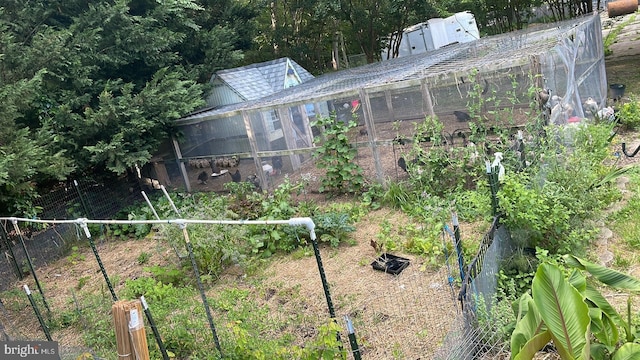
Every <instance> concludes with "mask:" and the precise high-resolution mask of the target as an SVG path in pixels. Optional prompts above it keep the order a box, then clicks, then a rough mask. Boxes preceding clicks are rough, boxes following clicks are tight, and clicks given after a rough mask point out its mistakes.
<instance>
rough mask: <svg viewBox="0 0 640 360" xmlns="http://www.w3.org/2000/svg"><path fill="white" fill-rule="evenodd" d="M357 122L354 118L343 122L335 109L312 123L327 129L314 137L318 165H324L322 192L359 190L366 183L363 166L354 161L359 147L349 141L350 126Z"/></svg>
mask: <svg viewBox="0 0 640 360" xmlns="http://www.w3.org/2000/svg"><path fill="white" fill-rule="evenodd" d="M357 125H358V123H357V122H356V121H353V120H349V121H348V122H343V121H341V120H339V119H338V118H337V117H336V115H335V113H334V114H331V115H330V116H329V117H327V118H319V119H317V120H316V121H314V123H313V124H312V126H318V127H320V128H322V129H324V131H323V132H322V137H317V138H315V139H314V142H315V145H316V146H317V150H316V152H315V153H314V156H315V158H316V166H317V167H318V168H319V169H325V170H326V173H325V175H324V176H323V177H322V183H321V185H320V188H319V191H320V192H328V193H338V194H343V193H355V194H359V193H360V192H361V191H362V190H363V188H364V185H365V180H364V175H363V172H362V168H361V167H360V165H358V163H357V162H356V161H355V158H356V156H357V155H358V150H357V149H356V148H355V147H354V146H353V145H352V144H351V143H350V140H349V136H348V134H347V133H348V132H349V129H352V128H354V127H356V126H357Z"/></svg>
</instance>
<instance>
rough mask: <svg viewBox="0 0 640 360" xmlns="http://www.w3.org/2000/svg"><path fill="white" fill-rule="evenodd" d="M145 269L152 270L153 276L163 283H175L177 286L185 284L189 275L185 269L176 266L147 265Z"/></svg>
mask: <svg viewBox="0 0 640 360" xmlns="http://www.w3.org/2000/svg"><path fill="white" fill-rule="evenodd" d="M144 271H148V272H150V273H151V274H152V275H153V277H154V278H155V279H156V280H158V281H159V282H161V283H162V284H167V285H169V284H170V285H173V286H176V287H180V286H184V285H185V284H186V283H187V282H188V281H189V277H188V276H187V274H186V272H185V271H184V270H183V269H180V268H177V267H175V266H158V265H155V266H150V267H145V268H144Z"/></svg>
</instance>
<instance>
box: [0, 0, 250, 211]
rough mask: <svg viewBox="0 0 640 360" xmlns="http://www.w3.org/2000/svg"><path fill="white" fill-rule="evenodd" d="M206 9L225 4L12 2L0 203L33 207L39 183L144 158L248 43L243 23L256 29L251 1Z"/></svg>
mask: <svg viewBox="0 0 640 360" xmlns="http://www.w3.org/2000/svg"><path fill="white" fill-rule="evenodd" d="M225 3H228V4H233V6H229V7H226V8H224V7H223V6H224V5H225ZM207 5H209V6H210V7H214V8H216V9H219V10H220V11H217V12H216V11H208V12H207V11H205V10H206V9H205V8H204V7H203V6H202V4H200V3H199V2H198V1H191V0H185V1H159V2H145V1H108V2H104V1H101V2H88V3H87V2H82V1H64V2H49V1H31V2H27V3H25V2H22V1H5V2H3V8H2V9H0V30H1V31H0V33H1V35H0V75H1V76H2V84H1V85H0V97H1V98H2V106H0V124H1V125H2V126H1V127H2V131H1V132H0V151H1V152H2V153H3V156H2V158H3V159H2V161H0V207H2V208H3V209H6V210H7V211H8V212H9V213H12V214H23V213H32V212H33V210H32V209H30V204H29V203H30V200H32V199H33V198H34V196H36V195H37V194H36V189H37V187H40V188H42V189H46V186H47V185H48V184H50V183H52V182H55V181H58V180H64V179H66V178H67V176H85V175H88V174H89V175H91V176H93V177H97V178H109V177H110V178H115V177H117V176H121V175H123V174H125V173H126V172H127V171H128V170H129V169H131V168H132V166H134V165H136V164H138V165H143V164H144V163H146V162H147V161H148V160H149V159H150V158H151V156H152V155H153V154H154V153H155V152H156V151H157V148H158V146H159V144H160V142H161V141H164V140H166V139H167V138H168V137H169V136H170V135H172V134H174V130H173V121H174V120H175V119H177V118H179V117H180V116H183V115H184V114H186V113H189V112H190V111H192V110H194V109H195V108H197V107H200V106H202V105H203V104H204V102H203V90H204V89H205V87H204V85H203V83H204V82H205V81H207V80H208V79H209V77H210V74H211V72H212V71H215V70H217V69H221V68H224V67H228V66H229V65H230V64H237V63H238V62H239V60H241V53H240V51H241V50H242V48H243V46H247V45H248V44H247V43H246V37H249V38H250V37H251V35H250V34H244V35H240V34H242V31H236V29H238V28H241V29H244V30H247V29H249V28H247V27H246V24H245V23H244V22H243V21H242V20H241V19H242V17H245V18H251V17H252V16H253V12H252V11H250V10H249V9H250V7H246V6H242V5H241V4H237V3H236V2H235V1H227V2H216V4H215V5H214V4H207ZM243 37H244V38H243ZM243 41H244V42H243Z"/></svg>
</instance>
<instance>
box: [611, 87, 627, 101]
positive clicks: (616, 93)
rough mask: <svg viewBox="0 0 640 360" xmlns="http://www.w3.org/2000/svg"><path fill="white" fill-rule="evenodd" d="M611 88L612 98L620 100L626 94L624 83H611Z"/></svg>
mask: <svg viewBox="0 0 640 360" xmlns="http://www.w3.org/2000/svg"><path fill="white" fill-rule="evenodd" d="M609 89H611V98H612V99H614V100H620V98H622V97H623V96H624V89H625V86H624V84H611V85H609Z"/></svg>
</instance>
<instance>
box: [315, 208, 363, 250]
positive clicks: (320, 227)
mask: <svg viewBox="0 0 640 360" xmlns="http://www.w3.org/2000/svg"><path fill="white" fill-rule="evenodd" d="M313 222H314V224H315V225H316V228H315V232H316V236H317V237H318V239H320V241H323V242H328V243H330V244H331V246H333V247H337V246H338V245H340V243H344V242H346V241H347V240H349V233H351V232H354V231H355V230H356V228H355V227H354V226H353V225H351V224H350V223H349V215H348V214H345V213H325V214H318V215H316V216H314V217H313Z"/></svg>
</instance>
